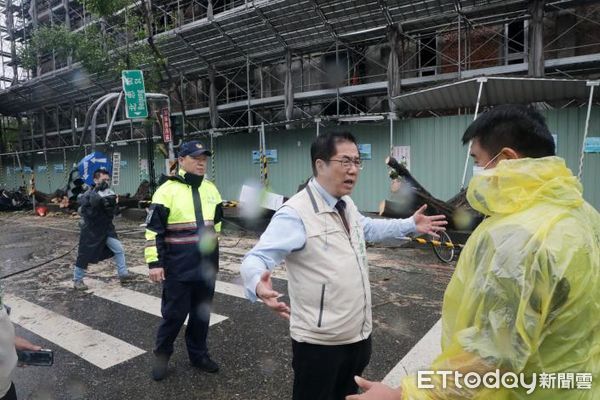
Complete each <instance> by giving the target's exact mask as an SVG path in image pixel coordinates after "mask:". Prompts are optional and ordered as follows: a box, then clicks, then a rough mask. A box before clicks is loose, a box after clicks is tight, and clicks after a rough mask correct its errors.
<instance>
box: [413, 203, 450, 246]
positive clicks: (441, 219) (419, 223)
mask: <svg viewBox="0 0 600 400" xmlns="http://www.w3.org/2000/svg"><path fill="white" fill-rule="evenodd" d="M426 209H427V204H424V205H423V206H422V207H421V208H419V209H418V210H417V211H415V213H414V214H413V218H414V220H415V225H416V229H417V233H427V234H429V235H431V236H433V237H435V238H439V235H438V234H437V232H443V231H445V230H446V228H444V227H445V226H446V225H447V224H448V221H446V216H445V215H425V214H423V213H424V212H425V210H426Z"/></svg>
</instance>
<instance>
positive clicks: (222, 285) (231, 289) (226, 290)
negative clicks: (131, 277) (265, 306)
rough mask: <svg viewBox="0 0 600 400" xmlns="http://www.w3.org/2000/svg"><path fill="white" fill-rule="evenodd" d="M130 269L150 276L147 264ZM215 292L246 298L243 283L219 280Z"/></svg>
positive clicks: (131, 271)
mask: <svg viewBox="0 0 600 400" xmlns="http://www.w3.org/2000/svg"><path fill="white" fill-rule="evenodd" d="M128 270H129V272H130V273H134V274H138V275H143V276H148V267H147V266H145V265H138V266H135V267H129V268H128ZM215 292H217V293H221V294H225V295H228V296H233V297H239V298H240V299H246V295H245V294H244V288H243V287H242V286H241V285H237V284H235V283H231V282H225V281H217V282H216V285H215ZM259 301H260V300H259Z"/></svg>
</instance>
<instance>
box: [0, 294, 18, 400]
mask: <svg viewBox="0 0 600 400" xmlns="http://www.w3.org/2000/svg"><path fill="white" fill-rule="evenodd" d="M15 365H17V353H16V352H15V329H14V327H13V325H12V323H11V322H10V319H9V318H8V314H7V313H6V310H5V309H4V306H3V305H2V303H1V302H0V397H4V395H5V394H6V393H7V392H8V389H10V385H11V381H10V373H11V372H12V370H13V369H14V368H15Z"/></svg>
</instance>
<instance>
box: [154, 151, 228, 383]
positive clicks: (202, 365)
mask: <svg viewBox="0 0 600 400" xmlns="http://www.w3.org/2000/svg"><path fill="white" fill-rule="evenodd" d="M178 156H179V157H178V162H179V170H178V172H177V174H176V175H174V176H169V177H168V178H167V181H166V182H165V183H163V184H162V185H161V186H160V187H159V188H158V190H157V191H156V193H155V194H154V196H153V197H152V204H151V205H150V210H149V213H148V217H147V219H146V224H147V226H146V228H147V230H146V240H147V246H146V249H145V256H146V262H147V263H148V266H149V268H150V279H151V280H152V281H154V282H162V286H163V288H162V289H163V293H162V305H161V312H162V316H163V320H162V322H161V324H160V327H159V328H158V334H157V337H156V347H155V349H154V354H155V356H156V358H155V361H154V365H153V368H152V378H153V379H154V380H157V381H159V380H162V379H164V378H165V376H166V374H167V365H168V362H169V358H170V356H171V354H172V353H173V342H174V341H175V338H176V337H177V335H178V334H179V330H180V329H181V326H182V325H183V323H184V321H185V319H186V317H187V316H188V315H189V321H188V325H187V328H186V332H185V341H186V345H187V350H188V356H189V359H190V362H191V364H192V366H194V367H197V368H199V369H200V370H203V371H206V372H211V373H215V372H217V371H218V370H219V366H218V365H217V363H215V362H214V361H213V360H212V359H211V358H210V356H209V354H208V348H207V345H206V337H207V334H208V323H209V318H210V305H211V302H212V299H213V294H214V291H215V280H216V274H217V271H218V260H219V248H218V241H217V237H216V234H217V233H218V232H219V231H220V230H221V222H220V221H221V219H222V207H221V202H222V200H221V195H220V194H219V191H218V190H217V187H216V186H215V185H214V184H213V183H212V182H210V181H208V180H206V179H204V174H205V172H206V167H207V164H208V160H209V157H211V156H212V154H211V152H210V151H209V150H207V149H206V148H205V147H204V146H203V145H202V144H201V143H200V142H197V141H190V142H187V143H183V144H182V145H181V146H180V148H179V154H178Z"/></svg>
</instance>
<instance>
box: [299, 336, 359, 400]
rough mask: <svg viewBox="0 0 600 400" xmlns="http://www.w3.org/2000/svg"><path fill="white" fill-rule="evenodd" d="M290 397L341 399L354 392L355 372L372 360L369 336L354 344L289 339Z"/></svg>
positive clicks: (309, 399) (325, 399)
mask: <svg viewBox="0 0 600 400" xmlns="http://www.w3.org/2000/svg"><path fill="white" fill-rule="evenodd" d="M292 353H293V359H292V368H293V369H294V394H293V400H343V399H344V398H345V397H346V396H347V395H350V394H356V393H357V392H358V386H357V385H356V382H355V381H354V376H355V375H360V374H362V372H363V370H364V369H365V367H366V366H367V364H369V360H370V359H371V337H369V338H368V339H366V340H362V341H360V342H357V343H352V344H345V345H339V346H323V345H317V344H310V343H301V342H297V341H295V340H292Z"/></svg>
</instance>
